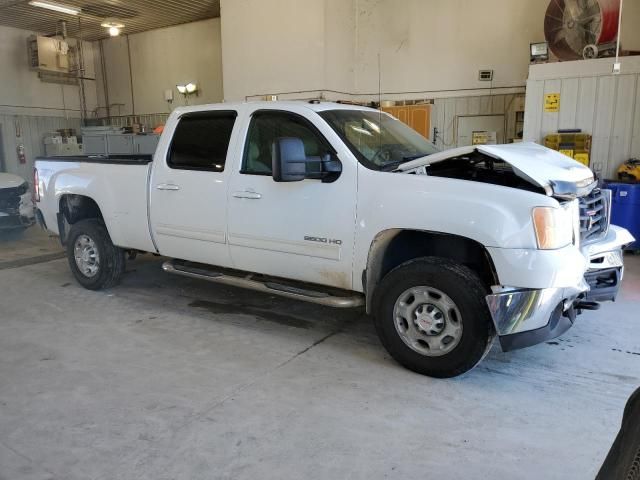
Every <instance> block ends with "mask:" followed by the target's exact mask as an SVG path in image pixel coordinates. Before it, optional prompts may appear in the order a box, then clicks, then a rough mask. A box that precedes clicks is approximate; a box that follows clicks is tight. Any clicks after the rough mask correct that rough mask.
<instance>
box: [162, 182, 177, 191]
mask: <svg viewBox="0 0 640 480" xmlns="http://www.w3.org/2000/svg"><path fill="white" fill-rule="evenodd" d="M156 188H157V189H158V190H174V191H175V190H180V186H179V185H174V184H173V183H160V184H159V185H156Z"/></svg>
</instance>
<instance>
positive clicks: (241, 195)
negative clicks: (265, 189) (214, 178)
mask: <svg viewBox="0 0 640 480" xmlns="http://www.w3.org/2000/svg"><path fill="white" fill-rule="evenodd" d="M231 195H233V196H234V197H235V198H249V199H251V200H259V199H260V198H262V195H261V194H260V193H258V192H249V191H247V190H243V191H241V192H233V193H232V194H231Z"/></svg>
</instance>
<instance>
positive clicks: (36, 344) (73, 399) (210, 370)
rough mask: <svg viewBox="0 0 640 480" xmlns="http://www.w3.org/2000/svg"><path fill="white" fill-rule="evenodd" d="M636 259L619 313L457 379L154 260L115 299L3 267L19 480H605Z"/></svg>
mask: <svg viewBox="0 0 640 480" xmlns="http://www.w3.org/2000/svg"><path fill="white" fill-rule="evenodd" d="M5 247H7V245H0V250H3V249H5ZM7 248H8V247H7ZM626 260H627V264H628V270H627V276H626V278H625V283H624V289H623V292H622V295H621V297H620V298H619V301H618V302H616V303H614V304H608V305H606V306H605V308H604V309H603V310H601V311H599V312H588V313H586V314H584V315H582V316H581V317H579V321H578V322H577V324H576V325H575V326H574V328H573V329H572V330H570V331H569V332H568V333H567V334H565V335H564V336H563V337H562V338H560V339H558V340H557V341H553V342H549V343H547V344H543V345H539V346H536V347H532V348H529V349H525V350H520V351H516V352H512V353H502V352H500V351H499V350H498V349H497V348H494V349H493V350H492V352H491V353H490V354H489V356H488V357H487V358H486V359H485V361H484V362H483V363H482V364H481V365H480V366H479V367H478V368H476V369H475V370H473V371H471V372H470V373H468V374H466V375H464V376H462V377H459V378H456V379H451V380H435V379H430V378H427V377H423V376H420V375H416V374H413V373H411V372H409V371H407V370H405V369H403V368H401V367H399V366H398V365H397V364H395V363H394V362H393V361H392V360H391V359H390V358H389V356H388V355H387V354H386V352H385V351H384V350H383V348H382V347H381V345H380V344H379V342H378V340H377V338H376V335H375V332H374V330H373V327H372V325H371V322H370V320H369V319H367V318H366V317H364V316H363V315H362V313H361V312H359V311H336V310H331V309H328V308H322V307H317V306H313V305H307V304H304V303H298V302H293V301H290V300H284V299H281V298H279V297H271V296H266V295H258V294H255V293H252V292H247V291H243V290H238V289H233V288H226V287H222V286H216V285H213V284H208V283H205V282H200V281H195V280H190V279H185V278H181V277H172V276H169V275H167V274H165V273H163V272H162V271H161V270H160V261H159V259H157V258H154V257H150V256H145V257H142V258H139V259H138V260H136V261H134V262H130V263H129V267H128V273H127V275H126V277H125V280H124V282H123V284H122V285H121V286H119V287H117V288H114V289H112V290H110V291H103V292H90V291H87V290H83V289H82V288H80V287H79V286H78V285H77V284H76V283H75V281H74V280H73V278H72V276H71V274H70V272H69V269H68V266H67V264H66V260H64V259H62V260H54V261H49V262H43V263H37V264H33V265H27V266H22V267H17V268H4V269H0V292H1V293H0V479H10V480H16V479H29V480H31V479H34V480H35V479H61V480H62V479H64V480H72V479H82V480H86V479H104V480H112V479H132V478H137V479H150V480H151V479H153V480H164V479H218V478H221V479H222V478H228V479H257V478H259V479H289V478H290V479H296V480H297V479H336V478H354V479H358V478H362V479H377V478H398V479H408V478H447V479H449V478H496V479H501V478H518V479H541V478H544V479H563V480H567V479H581V480H582V479H589V478H593V477H594V475H595V472H596V471H597V470H598V468H599V466H600V464H601V462H602V460H603V458H604V456H605V454H606V452H607V451H608V449H609V446H610V445H611V442H612V441H613V438H614V436H615V434H616V432H617V430H618V427H619V423H620V419H621V416H622V409H623V406H624V404H625V401H626V399H627V398H628V396H629V395H630V394H631V392H632V391H633V390H634V389H635V388H637V387H638V385H640V335H639V334H638V320H639V318H640V317H639V315H638V309H639V307H640V257H631V256H628V257H627V258H626Z"/></svg>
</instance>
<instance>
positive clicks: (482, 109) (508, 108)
mask: <svg viewBox="0 0 640 480" xmlns="http://www.w3.org/2000/svg"><path fill="white" fill-rule="evenodd" d="M518 97H522V95H519V94H509V95H491V96H489V95H485V96H481V97H475V96H474V97H458V98H437V99H435V100H434V104H433V106H432V109H431V132H430V133H431V136H432V134H433V128H434V127H435V128H437V129H438V132H439V134H438V140H437V142H436V146H437V147H438V148H451V147H455V146H456V137H457V132H456V128H457V123H458V122H457V120H458V117H460V116H463V115H464V116H468V115H492V114H493V115H504V116H505V134H506V138H507V140H508V139H510V138H513V137H514V136H515V111H516V110H515V109H516V100H517V98H518Z"/></svg>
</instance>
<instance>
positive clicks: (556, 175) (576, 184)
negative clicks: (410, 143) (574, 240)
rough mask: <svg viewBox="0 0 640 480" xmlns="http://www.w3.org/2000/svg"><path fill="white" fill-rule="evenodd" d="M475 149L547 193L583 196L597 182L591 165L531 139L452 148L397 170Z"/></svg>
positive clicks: (427, 163) (437, 160) (405, 164)
mask: <svg viewBox="0 0 640 480" xmlns="http://www.w3.org/2000/svg"><path fill="white" fill-rule="evenodd" d="M476 150H477V151H478V152H480V153H483V154H485V155H487V156H489V157H492V158H494V159H497V160H502V161H503V162H505V163H507V164H509V165H510V166H511V168H512V169H513V172H514V173H515V174H516V175H517V176H519V177H520V178H522V179H524V180H526V181H528V182H530V183H532V184H534V185H536V186H538V187H541V188H543V189H544V190H545V192H546V193H547V195H553V196H558V197H567V198H571V197H576V196H582V195H586V194H587V193H588V192H589V191H590V190H591V189H593V187H595V185H596V182H595V181H594V177H593V173H592V172H591V170H590V169H589V168H588V167H586V166H584V165H582V164H581V163H579V162H576V161H575V160H573V159H571V158H569V157H567V156H566V155H564V154H562V153H560V152H557V151H555V150H551V149H550V148H546V147H543V146H541V145H538V144H536V143H532V142H523V143H510V144H506V145H473V146H468V147H459V148H453V149H450V150H444V151H442V152H438V153H434V154H432V155H429V156H426V157H422V158H418V159H416V160H412V161H410V162H407V163H404V164H402V165H400V167H399V168H398V170H400V171H403V172H407V171H409V170H414V169H416V168H418V167H423V166H426V165H433V164H435V163H437V162H441V161H443V160H448V159H451V158H455V157H460V156H464V155H467V154H470V153H472V152H474V151H476Z"/></svg>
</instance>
